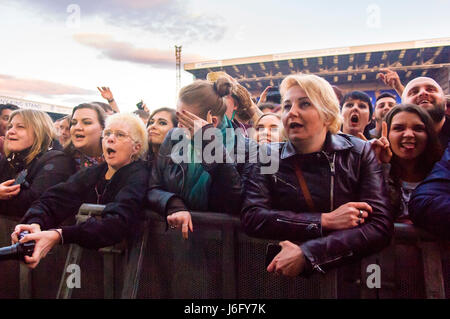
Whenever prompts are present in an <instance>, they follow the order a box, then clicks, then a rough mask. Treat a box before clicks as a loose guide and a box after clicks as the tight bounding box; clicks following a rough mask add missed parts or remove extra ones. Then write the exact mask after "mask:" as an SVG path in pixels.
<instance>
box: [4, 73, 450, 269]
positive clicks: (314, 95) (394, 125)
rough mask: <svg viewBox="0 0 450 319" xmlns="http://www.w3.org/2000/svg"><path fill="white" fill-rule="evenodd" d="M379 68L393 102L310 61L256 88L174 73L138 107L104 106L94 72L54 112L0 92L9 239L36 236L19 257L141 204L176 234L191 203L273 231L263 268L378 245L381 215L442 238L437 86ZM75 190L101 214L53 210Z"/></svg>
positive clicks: (94, 242) (323, 265) (84, 236)
mask: <svg viewBox="0 0 450 319" xmlns="http://www.w3.org/2000/svg"><path fill="white" fill-rule="evenodd" d="M382 71H383V72H382V73H380V76H379V77H380V79H381V80H382V81H384V82H385V84H386V85H388V86H390V87H392V88H393V89H395V90H396V91H397V93H398V94H399V95H400V96H401V103H400V104H397V102H396V97H395V96H394V95H392V94H390V93H382V94H380V95H378V96H377V98H376V101H374V102H375V103H374V106H372V101H371V98H370V97H369V96H368V95H367V94H366V93H365V92H362V91H351V92H347V93H343V92H342V90H340V89H339V88H337V87H333V86H331V85H330V84H329V83H328V82H327V81H326V80H325V79H323V78H321V77H319V76H316V75H312V74H296V75H289V76H287V77H286V78H285V79H284V80H283V81H282V82H281V85H280V87H279V89H278V88H273V87H268V88H267V89H266V90H264V92H263V93H262V94H261V96H260V98H259V101H256V100H255V99H253V98H252V96H251V94H250V93H249V92H248V91H247V90H246V89H245V88H244V87H243V86H241V85H240V84H239V83H238V82H237V81H236V80H235V79H233V78H231V77H230V76H228V75H227V74H225V73H223V72H213V73H210V74H208V77H207V79H206V80H196V81H194V82H193V83H191V84H189V85H187V86H185V87H183V88H182V89H181V90H180V92H179V98H178V102H177V105H176V108H160V109H156V110H154V111H153V112H152V113H151V114H150V112H149V109H148V107H147V106H146V105H145V104H144V103H143V102H142V101H141V102H140V103H138V104H137V107H138V109H137V110H136V111H135V112H133V113H134V114H131V113H123V112H120V110H119V106H118V105H117V103H116V102H115V100H114V97H113V94H112V92H111V90H110V89H109V88H108V87H101V88H100V87H99V88H98V90H99V92H100V94H101V96H102V97H103V98H104V99H105V100H106V101H107V102H108V103H103V102H89V103H82V104H80V105H77V106H75V107H74V108H73V110H72V114H70V115H68V116H65V117H63V118H60V119H58V120H57V121H55V122H54V123H53V122H52V121H51V119H50V117H49V116H48V115H47V114H46V113H45V112H42V111H38V110H32V109H20V108H18V107H17V106H15V105H11V104H3V105H0V146H1V155H0V178H1V180H0V214H1V215H3V216H7V217H8V218H12V219H15V220H16V221H17V226H16V227H15V229H14V230H11V231H12V234H11V238H12V241H13V242H14V243H15V242H18V241H19V238H18V235H19V233H21V232H22V231H25V230H27V231H29V234H28V235H26V236H25V237H24V238H23V239H21V242H27V241H31V240H34V241H35V242H36V245H35V250H34V253H33V255H32V256H31V257H29V256H26V257H25V262H26V264H27V265H28V266H29V267H30V268H34V267H36V266H37V265H38V264H39V261H40V260H41V259H42V258H44V257H45V256H46V254H47V253H48V252H49V251H50V250H51V249H52V247H54V246H55V245H57V244H70V243H75V244H79V245H81V246H83V247H87V248H92V249H98V248H101V247H105V246H110V245H113V244H115V243H118V242H120V241H122V240H124V239H126V238H128V236H130V235H131V234H132V233H133V232H134V230H135V229H136V227H137V225H139V223H140V222H142V220H143V218H144V213H143V212H144V211H145V209H149V210H153V211H155V212H157V213H158V214H160V215H161V216H162V217H163V218H164V219H165V220H166V222H167V228H168V229H169V228H170V229H173V230H178V231H180V230H181V235H182V236H183V238H185V239H188V237H189V233H190V232H193V231H194V224H193V220H192V217H191V212H192V211H212V212H219V213H225V214H230V215H235V216H240V218H241V222H242V226H243V229H244V230H245V232H246V233H247V234H248V235H250V236H254V237H260V238H267V239H272V240H279V241H281V242H280V246H281V251H280V252H279V253H278V254H277V255H276V256H275V257H274V258H273V260H272V262H271V263H270V264H269V266H268V267H267V270H268V271H269V272H276V273H278V274H283V275H287V276H297V275H305V276H307V275H309V274H311V273H314V272H322V273H324V272H326V271H327V270H329V269H331V268H334V267H337V266H339V265H341V264H345V263H348V262H350V261H353V260H357V259H360V258H362V257H364V256H367V255H370V254H372V253H375V252H377V251H380V250H382V249H383V248H384V247H386V246H387V245H389V243H390V240H391V237H392V234H393V229H394V226H393V225H394V222H402V223H409V224H414V225H416V226H418V227H422V228H424V229H426V230H427V231H429V232H431V233H433V234H434V235H436V236H438V237H440V238H443V239H449V238H450V237H449V234H450V233H449V232H448V230H449V229H450V154H449V152H450V151H449V146H450V144H449V141H450V115H448V113H447V114H446V111H447V110H448V108H447V104H448V98H446V96H445V94H444V91H443V90H442V88H441V87H440V86H439V84H438V83H437V82H436V81H435V80H433V79H431V78H427V77H420V78H415V79H413V80H411V81H410V82H409V83H407V84H406V86H403V85H402V84H401V83H400V80H399V77H398V75H397V74H396V73H395V72H393V71H391V70H382ZM446 108H447V109H446ZM444 152H445V153H444ZM261 154H264V155H266V157H267V158H269V161H267V158H266V160H263V159H262V156H261ZM273 163H276V170H275V171H270V170H267V167H268V166H270V165H272V164H273ZM83 203H94V204H102V205H105V209H104V210H103V212H102V217H101V218H94V217H91V218H89V219H88V220H87V221H85V222H83V223H80V224H74V223H70V222H68V220H69V221H70V219H71V218H73V217H74V216H75V215H76V214H77V212H78V209H79V207H80V206H81V204H83Z"/></svg>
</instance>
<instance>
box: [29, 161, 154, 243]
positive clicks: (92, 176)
mask: <svg viewBox="0 0 450 319" xmlns="http://www.w3.org/2000/svg"><path fill="white" fill-rule="evenodd" d="M107 169H108V166H107V164H106V163H103V164H100V165H98V166H92V167H88V168H86V169H83V170H81V171H79V172H77V173H76V174H74V175H72V176H71V177H70V178H69V179H68V180H67V182H65V183H61V184H59V185H56V186H54V187H52V188H50V189H49V190H48V191H47V192H45V193H44V194H43V195H42V197H41V198H40V199H39V201H37V202H36V203H34V204H33V206H31V208H30V209H29V210H28V212H27V213H26V215H25V217H24V218H23V223H27V224H32V223H37V224H39V225H41V229H49V228H54V227H57V226H59V225H61V223H62V222H63V221H64V220H66V219H67V218H69V217H71V216H75V215H76V214H77V212H78V209H79V208H80V206H81V205H82V204H83V203H92V204H102V205H106V207H105V209H104V210H103V212H102V218H101V219H96V218H94V217H91V218H89V219H88V220H87V221H86V222H84V223H81V224H78V225H71V226H62V227H61V228H62V231H63V238H64V243H67V244H70V243H76V244H79V245H80V246H83V247H86V248H92V249H98V248H101V247H105V246H110V245H113V244H115V243H118V242H120V241H121V240H122V239H124V238H125V237H126V236H128V235H130V234H131V232H132V231H133V230H134V229H135V226H136V224H137V223H138V222H139V220H140V219H141V217H143V213H142V205H143V202H144V199H145V188H146V186H147V182H148V170H147V167H146V164H145V163H144V162H142V161H137V162H133V163H131V164H128V165H126V166H124V167H122V168H120V169H119V170H118V171H117V172H116V173H115V174H114V176H113V177H112V179H111V180H110V182H109V184H108V185H107V186H106V187H105V189H104V191H103V193H101V194H100V193H98V190H97V185H98V183H99V181H100V180H102V178H103V177H104V175H105V173H106V171H107Z"/></svg>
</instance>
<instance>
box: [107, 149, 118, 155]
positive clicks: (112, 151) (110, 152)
mask: <svg viewBox="0 0 450 319" xmlns="http://www.w3.org/2000/svg"><path fill="white" fill-rule="evenodd" d="M115 153H116V151H115V150H113V149H112V148H111V147H108V148H107V149H106V154H108V155H111V154H115Z"/></svg>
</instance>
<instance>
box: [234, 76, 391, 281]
mask: <svg viewBox="0 0 450 319" xmlns="http://www.w3.org/2000/svg"><path fill="white" fill-rule="evenodd" d="M280 88H281V90H280V91H281V95H282V108H283V112H282V121H283V125H284V129H285V133H286V137H287V139H288V141H287V142H286V143H279V144H274V145H277V146H278V148H279V154H280V156H279V161H280V162H279V170H278V172H276V173H275V174H272V175H264V174H262V173H261V168H262V167H263V165H262V164H260V163H256V164H248V169H246V170H245V172H246V174H245V176H244V178H243V181H244V186H243V189H244V204H243V208H242V223H243V226H244V229H245V231H246V232H247V233H248V234H249V235H250V236H255V237H263V238H270V239H277V240H284V242H282V243H281V244H280V245H281V246H282V249H281V252H280V253H279V254H278V255H276V257H275V258H274V259H273V260H272V262H271V263H270V265H269V266H268V268H267V270H268V271H275V272H277V273H280V274H284V275H290V276H296V275H299V274H310V273H311V272H313V270H315V271H319V272H325V271H326V270H327V269H329V268H331V267H335V266H337V265H339V264H341V263H343V262H345V261H349V260H351V259H354V258H359V257H362V256H364V255H368V254H371V253H374V252H376V251H378V250H380V249H381V248H383V247H384V246H386V245H388V243H389V241H390V237H391V234H392V230H393V224H392V216H391V214H390V211H389V206H388V202H389V200H388V196H387V192H386V187H385V183H384V181H383V174H382V169H381V166H380V164H379V163H378V161H377V159H376V156H375V153H374V152H373V151H372V150H371V146H370V144H369V143H367V142H365V141H362V140H361V139H359V138H356V137H353V136H349V135H346V134H342V133H338V130H339V128H340V126H341V117H340V114H339V102H338V100H337V98H336V95H335V93H334V91H333V89H332V87H331V85H330V84H329V83H328V82H327V81H325V80H324V79H322V78H320V77H318V76H316V75H290V76H288V77H287V78H285V79H284V80H283V82H282V83H281V87H280ZM291 241H296V242H303V244H301V245H300V246H298V245H296V244H293V243H292V242H291Z"/></svg>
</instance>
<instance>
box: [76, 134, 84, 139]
mask: <svg viewBox="0 0 450 319" xmlns="http://www.w3.org/2000/svg"><path fill="white" fill-rule="evenodd" d="M75 138H84V135H81V134H75Z"/></svg>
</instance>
